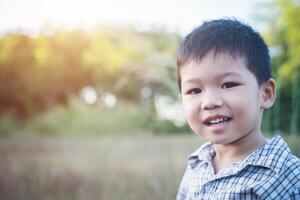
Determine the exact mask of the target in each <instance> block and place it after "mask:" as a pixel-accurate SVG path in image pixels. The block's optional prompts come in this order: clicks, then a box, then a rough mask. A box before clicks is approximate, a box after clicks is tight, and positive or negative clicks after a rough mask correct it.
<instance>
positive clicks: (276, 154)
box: [177, 136, 300, 200]
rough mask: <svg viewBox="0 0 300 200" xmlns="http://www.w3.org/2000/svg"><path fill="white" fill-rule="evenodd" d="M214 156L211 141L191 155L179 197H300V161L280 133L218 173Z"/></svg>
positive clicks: (279, 198) (179, 198) (191, 198)
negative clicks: (213, 162) (215, 168)
mask: <svg viewBox="0 0 300 200" xmlns="http://www.w3.org/2000/svg"><path fill="white" fill-rule="evenodd" d="M213 155H214V149H213V146H212V144H211V143H206V144H204V145H203V146H202V147H201V148H200V149H198V150H197V151H196V152H195V153H193V154H191V155H190V157H189V159H188V166H187V168H186V171H185V174H184V176H183V179H182V182H181V184H180V187H179V191H178V194H177V200H183V199H186V200H196V199H220V200H226V199H230V200H231V199H247V200H248V199H267V200H268V199H272V200H276V199H278V200H283V199H298V200H300V160H299V159H298V158H297V157H295V156H294V155H292V153H291V151H290V149H289V147H288V145H287V144H286V143H285V142H284V141H283V139H282V138H281V137H280V136H275V137H273V138H272V139H271V140H270V141H268V143H267V144H265V145H264V146H263V147H261V148H260V149H257V150H256V151H255V152H253V153H251V154H250V155H249V156H248V157H247V158H245V159H244V160H242V161H240V162H236V163H233V164H232V165H231V166H230V167H228V168H226V169H224V170H222V171H220V172H218V173H217V174H214V169H213V166H212V157H213Z"/></svg>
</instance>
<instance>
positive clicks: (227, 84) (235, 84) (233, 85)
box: [222, 82, 240, 89]
mask: <svg viewBox="0 0 300 200" xmlns="http://www.w3.org/2000/svg"><path fill="white" fill-rule="evenodd" d="M239 85H240V84H239V83H235V82H226V83H224V84H223V85H222V88H223V89H226V88H232V87H236V86H239Z"/></svg>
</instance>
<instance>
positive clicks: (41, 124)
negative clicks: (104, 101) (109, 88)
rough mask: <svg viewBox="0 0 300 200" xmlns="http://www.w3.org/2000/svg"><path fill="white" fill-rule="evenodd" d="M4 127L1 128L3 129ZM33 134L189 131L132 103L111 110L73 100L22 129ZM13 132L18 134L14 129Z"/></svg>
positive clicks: (41, 115) (35, 118)
mask: <svg viewBox="0 0 300 200" xmlns="http://www.w3.org/2000/svg"><path fill="white" fill-rule="evenodd" d="M3 128H4V127H3ZM22 129H23V131H24V132H25V133H29V134H33V135H76V134H77V135H109V134H117V135H124V134H136V133H139V132H141V131H143V132H149V133H150V132H151V133H153V132H154V133H158V134H161V133H183V132H189V129H188V127H187V126H184V127H178V126H176V125H175V124H174V123H173V122H172V121H169V120H159V119H157V117H156V115H155V113H153V112H152V111H151V110H149V109H144V108H142V107H139V106H137V105H135V104H132V103H124V102H123V103H119V104H117V106H115V107H113V108H109V107H106V106H104V105H98V106H97V105H93V106H90V105H86V104H85V103H83V102H81V101H80V100H74V101H73V102H72V103H71V104H70V105H68V106H57V107H54V108H52V109H51V110H49V111H48V112H45V113H41V114H39V115H37V116H35V117H33V118H32V119H31V120H29V121H28V122H27V124H26V127H25V128H22ZM15 132H18V131H16V130H15Z"/></svg>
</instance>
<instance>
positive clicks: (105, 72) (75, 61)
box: [0, 27, 179, 119]
mask: <svg viewBox="0 0 300 200" xmlns="http://www.w3.org/2000/svg"><path fill="white" fill-rule="evenodd" d="M178 38H179V37H178V35H177V34H175V33H169V32H166V31H165V30H153V31H147V32H139V31H136V30H134V29H130V28H112V27H100V28H99V29H97V30H95V31H91V32H86V31H83V30H81V29H75V30H72V31H67V30H64V29H60V30H57V31H55V32H54V33H53V34H51V35H43V34H40V35H37V36H35V37H30V36H27V35H23V34H18V33H15V34H7V35H4V36H2V37H1V38H0V83H1V84H0V111H1V113H3V112H6V111H9V112H11V113H13V114H14V115H15V116H16V117H18V118H22V119H28V118H30V117H32V116H35V115H36V114H38V113H40V112H42V111H45V110H48V109H50V108H52V107H55V106H57V105H67V104H68V102H69V98H70V96H77V95H78V94H79V92H80V91H81V89H82V88H84V87H85V86H88V85H91V86H95V87H97V88H100V89H101V90H103V91H111V92H113V93H114V94H116V95H117V96H118V97H119V98H121V99H126V100H127V101H131V102H135V103H138V102H139V98H140V90H141V88H142V87H145V86H148V87H150V88H152V89H153V90H164V91H168V87H164V77H162V76H159V75H157V74H159V72H158V68H164V67H166V66H170V65H174V63H172V62H171V63H170V60H172V59H173V57H174V55H175V50H176V46H177V43H178ZM155 55H159V56H155ZM153 58H154V59H153ZM165 60H166V61H167V62H165ZM160 61H161V62H160Z"/></svg>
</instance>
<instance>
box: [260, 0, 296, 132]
mask: <svg viewBox="0 0 300 200" xmlns="http://www.w3.org/2000/svg"><path fill="white" fill-rule="evenodd" d="M272 9H273V10H274V9H275V10H276V11H277V12H276V15H274V19H272V23H270V25H269V30H268V32H267V33H266V34H265V38H266V39H267V42H268V43H269V44H270V46H271V50H274V53H273V57H272V67H273V75H274V76H275V79H276V80H277V100H276V101H277V102H276V104H275V106H274V107H273V108H272V109H271V110H270V111H268V112H267V113H266V115H265V119H266V121H267V122H266V123H265V125H264V127H265V129H267V130H269V131H276V130H281V131H284V132H291V133H299V132H300V123H299V122H300V81H299V80H300V59H299V54H300V36H299V32H300V15H299V14H298V13H299V12H300V4H299V1H292V0H287V1H286V0H275V1H274V4H273V6H272Z"/></svg>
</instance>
